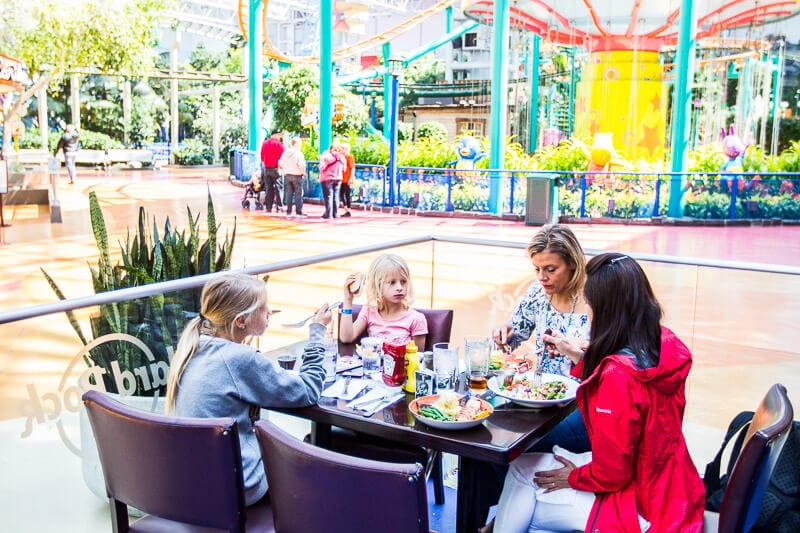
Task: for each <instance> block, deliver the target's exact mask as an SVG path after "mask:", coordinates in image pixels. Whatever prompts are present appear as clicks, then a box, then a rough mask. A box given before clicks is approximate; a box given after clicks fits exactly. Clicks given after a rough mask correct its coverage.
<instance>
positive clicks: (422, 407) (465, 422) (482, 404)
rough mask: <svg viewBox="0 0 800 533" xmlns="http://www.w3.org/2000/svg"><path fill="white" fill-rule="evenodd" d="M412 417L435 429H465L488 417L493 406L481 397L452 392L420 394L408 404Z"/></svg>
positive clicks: (478, 423) (480, 422)
mask: <svg viewBox="0 0 800 533" xmlns="http://www.w3.org/2000/svg"><path fill="white" fill-rule="evenodd" d="M408 408H409V410H410V411H411V413H412V414H413V415H414V418H416V419H417V420H419V421H420V422H422V423H423V424H425V425H428V426H431V427H434V428H437V429H447V430H450V429H467V428H471V427H475V426H478V425H480V424H482V423H483V421H484V420H486V419H487V418H489V416H490V415H491V414H492V411H493V410H494V408H493V407H492V405H491V404H490V403H489V402H487V401H486V400H483V399H481V398H478V397H475V396H463V395H461V394H456V393H454V392H444V393H442V394H431V395H428V396H421V397H419V398H417V399H416V400H414V401H412V402H411V403H410V404H408Z"/></svg>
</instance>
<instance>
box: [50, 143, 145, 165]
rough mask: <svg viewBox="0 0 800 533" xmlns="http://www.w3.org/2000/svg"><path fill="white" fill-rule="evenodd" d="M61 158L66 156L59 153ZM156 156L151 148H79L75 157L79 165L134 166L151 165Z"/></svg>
mask: <svg viewBox="0 0 800 533" xmlns="http://www.w3.org/2000/svg"><path fill="white" fill-rule="evenodd" d="M58 157H59V159H61V160H62V161H63V160H64V156H63V155H62V154H61V153H59V155H58ZM154 160H155V158H154V157H153V152H152V151H151V150H126V149H116V148H114V149H109V150H79V151H78V155H77V156H76V158H75V164H77V165H89V166H91V165H95V166H102V167H107V166H110V165H113V164H117V163H122V164H125V165H128V166H129V167H133V168H141V167H143V166H151V165H152V164H153V162H154Z"/></svg>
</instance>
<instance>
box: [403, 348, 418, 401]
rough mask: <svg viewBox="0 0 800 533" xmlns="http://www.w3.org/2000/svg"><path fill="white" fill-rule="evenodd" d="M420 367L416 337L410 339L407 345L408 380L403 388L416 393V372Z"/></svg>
mask: <svg viewBox="0 0 800 533" xmlns="http://www.w3.org/2000/svg"><path fill="white" fill-rule="evenodd" d="M418 369H419V353H417V345H416V344H415V343H414V339H411V340H410V341H408V344H407V345H406V382H405V384H404V385H403V390H404V391H406V392H410V393H412V394H413V393H414V392H415V391H416V388H417V377H416V375H415V374H414V373H415V372H416V371H417V370H418Z"/></svg>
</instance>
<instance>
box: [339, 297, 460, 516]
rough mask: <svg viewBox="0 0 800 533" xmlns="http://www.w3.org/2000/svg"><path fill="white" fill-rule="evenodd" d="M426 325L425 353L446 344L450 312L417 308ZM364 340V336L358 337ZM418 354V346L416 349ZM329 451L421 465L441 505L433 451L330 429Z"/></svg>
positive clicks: (438, 460) (357, 308)
mask: <svg viewBox="0 0 800 533" xmlns="http://www.w3.org/2000/svg"><path fill="white" fill-rule="evenodd" d="M361 307H362V306H361V305H358V304H353V317H358V314H359V313H360V312H361ZM417 311H419V312H420V313H422V314H423V315H424V316H425V320H426V322H427V323H428V334H427V335H426V336H425V347H424V348H425V350H431V349H433V345H434V344H437V343H440V342H450V333H451V331H452V329H453V310H452V309H419V308H417ZM363 337H366V333H364V334H363V335H362V336H361V338H363ZM339 338H341V337H339ZM361 338H359V339H358V340H357V341H356V342H354V343H344V344H343V346H344V350H345V351H347V352H353V351H355V350H354V348H355V345H356V344H358V342H359V341H360V340H361ZM420 351H422V347H420ZM330 442H331V444H330V449H332V450H335V451H338V452H340V453H346V454H349V455H355V456H357V457H363V458H366V459H373V460H376V461H389V462H400V463H413V462H417V463H420V464H421V465H423V466H425V472H426V477H428V478H430V479H432V480H433V499H434V501H435V502H436V505H442V504H443V503H444V475H443V471H442V454H441V453H440V452H439V451H437V450H428V449H427V448H424V447H421V446H409V445H406V444H402V443H399V442H394V441H389V440H386V439H380V438H378V437H371V436H367V435H360V434H357V433H356V432H355V431H352V430H349V429H344V428H339V427H333V428H332V430H331V441H330Z"/></svg>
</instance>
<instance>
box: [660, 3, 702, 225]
mask: <svg viewBox="0 0 800 533" xmlns="http://www.w3.org/2000/svg"><path fill="white" fill-rule="evenodd" d="M694 4H695V2H694V1H693V0H681V14H680V17H681V19H680V28H679V30H678V32H679V33H678V50H677V56H678V57H677V60H678V65H677V68H678V71H677V78H676V79H675V94H674V98H673V102H674V104H673V105H674V114H673V118H672V172H686V165H687V160H688V155H689V142H690V139H689V135H690V134H691V131H690V130H691V128H690V127H689V126H690V125H689V117H690V116H691V112H692V109H691V106H692V84H693V82H694V54H695V45H696V39H697V12H696V10H695V5H694ZM685 183H686V178H685V177H684V176H671V177H670V184H669V204H668V208H667V214H668V215H669V216H671V217H682V216H683V191H684V189H685V188H686V187H685Z"/></svg>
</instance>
